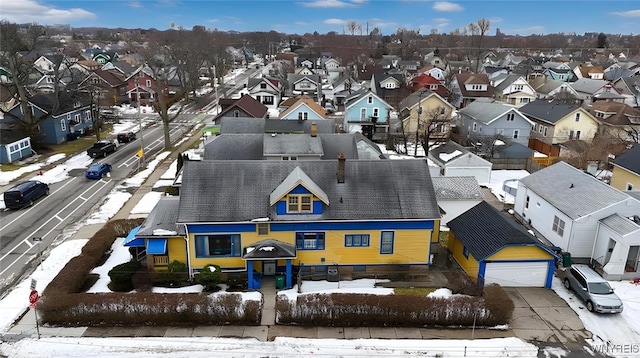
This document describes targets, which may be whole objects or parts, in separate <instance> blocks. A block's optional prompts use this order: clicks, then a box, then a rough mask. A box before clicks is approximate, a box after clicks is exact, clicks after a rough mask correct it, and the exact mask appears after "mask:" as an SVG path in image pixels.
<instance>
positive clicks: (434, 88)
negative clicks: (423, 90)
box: [429, 85, 438, 91]
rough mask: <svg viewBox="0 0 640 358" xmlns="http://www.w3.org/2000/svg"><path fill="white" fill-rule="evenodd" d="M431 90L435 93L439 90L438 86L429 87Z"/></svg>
mask: <svg viewBox="0 0 640 358" xmlns="http://www.w3.org/2000/svg"><path fill="white" fill-rule="evenodd" d="M429 89H430V90H432V91H435V90H437V89H438V85H429Z"/></svg>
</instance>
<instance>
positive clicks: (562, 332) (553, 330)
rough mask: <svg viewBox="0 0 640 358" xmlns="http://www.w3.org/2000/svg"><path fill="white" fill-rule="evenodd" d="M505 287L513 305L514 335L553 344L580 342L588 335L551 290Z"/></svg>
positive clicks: (567, 307) (562, 301)
mask: <svg viewBox="0 0 640 358" xmlns="http://www.w3.org/2000/svg"><path fill="white" fill-rule="evenodd" d="M505 290H506V291H507V292H508V293H509V296H510V297H511V299H512V300H513V303H514V305H515V309H514V310H513V318H512V319H511V324H510V327H511V329H512V330H513V333H514V335H515V336H516V337H519V338H522V339H525V340H527V341H538V342H552V343H580V342H583V341H584V340H585V339H588V338H591V333H590V332H589V331H587V330H586V329H585V327H584V325H583V324H582V321H581V320H580V317H578V315H577V314H576V312H575V311H574V310H573V309H572V308H571V307H569V305H568V304H567V303H566V302H565V301H564V300H563V299H562V298H560V297H559V296H558V295H557V294H556V293H555V292H554V291H552V290H549V289H546V288H535V287H508V288H505Z"/></svg>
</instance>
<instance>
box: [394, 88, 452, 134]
mask: <svg viewBox="0 0 640 358" xmlns="http://www.w3.org/2000/svg"><path fill="white" fill-rule="evenodd" d="M399 109H400V113H399V115H398V117H399V119H400V120H401V123H402V127H403V130H404V133H405V134H406V135H408V136H414V138H415V135H416V133H417V134H418V136H420V137H424V136H425V135H427V136H428V137H429V139H430V140H446V139H448V138H449V136H450V134H451V118H452V115H453V111H454V110H455V107H454V106H453V105H452V104H450V103H449V102H447V100H445V99H444V98H442V97H441V96H440V95H438V94H437V93H435V92H431V91H428V90H419V91H416V92H413V93H412V94H411V95H409V96H408V97H406V98H405V99H403V100H402V102H400V106H399ZM397 130H398V131H401V130H402V129H397Z"/></svg>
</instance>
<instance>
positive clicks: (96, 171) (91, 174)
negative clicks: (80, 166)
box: [84, 163, 111, 179]
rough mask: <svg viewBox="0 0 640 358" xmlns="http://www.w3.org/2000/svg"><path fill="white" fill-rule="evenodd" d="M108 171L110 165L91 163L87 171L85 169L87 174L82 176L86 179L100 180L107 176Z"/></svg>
mask: <svg viewBox="0 0 640 358" xmlns="http://www.w3.org/2000/svg"><path fill="white" fill-rule="evenodd" d="M110 171H111V164H107V163H93V164H91V165H90V166H89V169H87V172H86V173H85V174H84V176H85V177H86V178H87V179H101V178H102V177H104V176H105V175H107V173H109V172H110Z"/></svg>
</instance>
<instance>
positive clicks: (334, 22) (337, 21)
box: [323, 19, 347, 25]
mask: <svg viewBox="0 0 640 358" xmlns="http://www.w3.org/2000/svg"><path fill="white" fill-rule="evenodd" d="M323 23H325V24H327V25H344V24H346V23H347V20H342V19H326V20H324V21H323Z"/></svg>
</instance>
